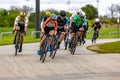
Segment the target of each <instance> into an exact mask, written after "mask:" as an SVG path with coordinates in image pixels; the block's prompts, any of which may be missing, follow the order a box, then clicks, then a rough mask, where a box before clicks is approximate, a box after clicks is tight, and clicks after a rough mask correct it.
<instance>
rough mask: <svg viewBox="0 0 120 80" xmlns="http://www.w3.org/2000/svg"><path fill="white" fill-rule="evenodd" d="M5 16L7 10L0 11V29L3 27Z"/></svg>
mask: <svg viewBox="0 0 120 80" xmlns="http://www.w3.org/2000/svg"><path fill="white" fill-rule="evenodd" d="M6 15H8V12H7V10H5V9H0V26H2V27H4V26H5V22H4V20H5V19H6Z"/></svg>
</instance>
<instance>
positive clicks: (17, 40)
mask: <svg viewBox="0 0 120 80" xmlns="http://www.w3.org/2000/svg"><path fill="white" fill-rule="evenodd" d="M20 34H21V31H20V30H17V35H16V41H15V56H17V53H18V51H19V50H20V40H21V36H20Z"/></svg>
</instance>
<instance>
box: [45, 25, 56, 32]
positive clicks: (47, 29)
mask: <svg viewBox="0 0 120 80" xmlns="http://www.w3.org/2000/svg"><path fill="white" fill-rule="evenodd" d="M51 30H54V27H47V26H46V27H45V28H44V31H45V34H49V32H50V31H51Z"/></svg>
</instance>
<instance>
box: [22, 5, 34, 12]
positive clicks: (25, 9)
mask: <svg viewBox="0 0 120 80" xmlns="http://www.w3.org/2000/svg"><path fill="white" fill-rule="evenodd" d="M21 10H22V11H24V12H25V13H26V14H28V13H31V12H32V11H33V8H32V7H29V6H26V5H25V6H23V7H22V9H21Z"/></svg>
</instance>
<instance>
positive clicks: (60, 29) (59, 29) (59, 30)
mask: <svg viewBox="0 0 120 80" xmlns="http://www.w3.org/2000/svg"><path fill="white" fill-rule="evenodd" d="M57 32H65V29H64V28H58V30H57Z"/></svg>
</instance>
